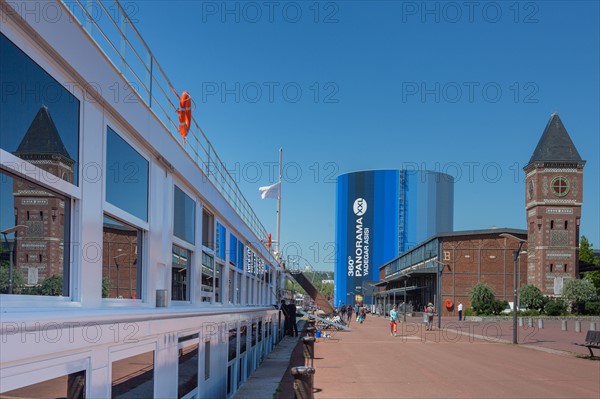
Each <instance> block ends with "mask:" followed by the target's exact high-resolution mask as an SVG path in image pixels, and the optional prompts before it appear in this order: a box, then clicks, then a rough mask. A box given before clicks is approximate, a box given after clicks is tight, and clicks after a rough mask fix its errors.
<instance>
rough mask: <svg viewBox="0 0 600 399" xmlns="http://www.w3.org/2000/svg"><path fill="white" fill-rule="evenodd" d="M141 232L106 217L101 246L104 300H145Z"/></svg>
mask: <svg viewBox="0 0 600 399" xmlns="http://www.w3.org/2000/svg"><path fill="white" fill-rule="evenodd" d="M142 237H143V233H142V230H140V229H138V228H135V227H133V226H131V225H128V224H125V223H122V222H120V221H118V220H116V219H113V218H112V217H109V216H104V228H103V242H102V244H103V245H102V296H103V297H105V298H117V299H141V297H142V295H141V294H142V257H141V254H142V251H141V249H142Z"/></svg>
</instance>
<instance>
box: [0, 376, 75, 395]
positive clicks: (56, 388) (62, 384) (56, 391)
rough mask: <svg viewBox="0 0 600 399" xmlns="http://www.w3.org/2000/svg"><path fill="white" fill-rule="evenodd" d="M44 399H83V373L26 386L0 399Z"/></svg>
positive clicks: (5, 393)
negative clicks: (41, 398) (42, 395)
mask: <svg viewBox="0 0 600 399" xmlns="http://www.w3.org/2000/svg"><path fill="white" fill-rule="evenodd" d="M42 392H43V393H44V396H45V397H52V398H68V399H83V398H85V371H84V370H82V371H78V372H75V373H71V374H68V375H63V376H61V377H57V378H53V379H51V380H46V381H42V382H38V383H37V384H32V385H27V386H25V387H22V388H17V389H13V390H12V391H7V392H3V393H2V395H0V397H2V398H15V399H16V398H39V397H40V395H41V393H42Z"/></svg>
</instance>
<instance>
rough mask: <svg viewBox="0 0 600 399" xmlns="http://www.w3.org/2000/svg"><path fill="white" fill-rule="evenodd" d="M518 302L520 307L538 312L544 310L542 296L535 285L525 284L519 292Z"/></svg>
mask: <svg viewBox="0 0 600 399" xmlns="http://www.w3.org/2000/svg"><path fill="white" fill-rule="evenodd" d="M519 302H520V306H521V307H523V306H524V307H526V308H527V309H530V310H540V309H543V308H544V294H543V293H542V291H541V290H540V289H539V288H538V287H536V286H535V285H533V284H527V285H524V286H523V287H521V289H520V290H519Z"/></svg>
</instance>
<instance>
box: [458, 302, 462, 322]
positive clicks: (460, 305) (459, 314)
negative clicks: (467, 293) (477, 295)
mask: <svg viewBox="0 0 600 399" xmlns="http://www.w3.org/2000/svg"><path fill="white" fill-rule="evenodd" d="M457 309H458V321H461V320H462V302H459V303H458V308H457Z"/></svg>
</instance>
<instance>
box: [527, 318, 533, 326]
mask: <svg viewBox="0 0 600 399" xmlns="http://www.w3.org/2000/svg"><path fill="white" fill-rule="evenodd" d="M527 326H528V327H533V319H532V318H531V317H530V318H529V319H527Z"/></svg>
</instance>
